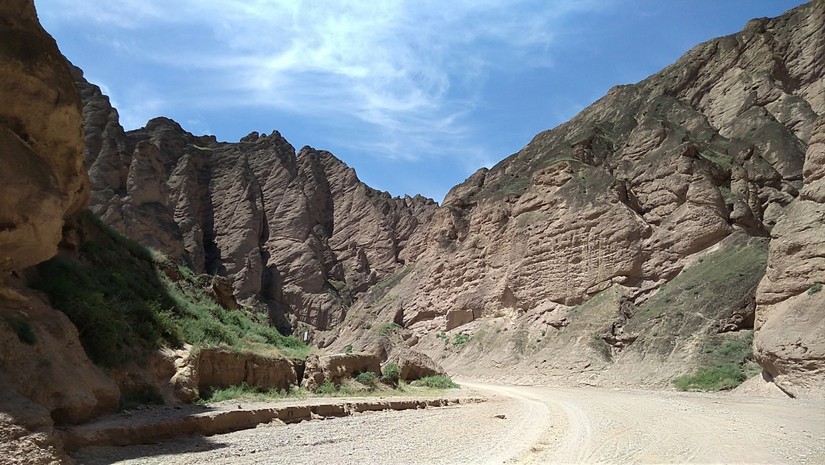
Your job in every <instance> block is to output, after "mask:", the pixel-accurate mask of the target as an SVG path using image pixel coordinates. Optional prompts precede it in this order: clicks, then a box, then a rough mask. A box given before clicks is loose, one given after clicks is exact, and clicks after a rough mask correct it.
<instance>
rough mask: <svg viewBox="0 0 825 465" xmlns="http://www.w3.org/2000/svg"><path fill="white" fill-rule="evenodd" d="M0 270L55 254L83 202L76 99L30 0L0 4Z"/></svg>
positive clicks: (63, 64)
mask: <svg viewBox="0 0 825 465" xmlns="http://www.w3.org/2000/svg"><path fill="white" fill-rule="evenodd" d="M0 14H2V20H1V21H0V39H2V40H0V96H1V97H2V99H1V100H2V102H3V104H2V105H0V147H2V152H0V199H2V200H0V277H3V276H5V275H6V273H7V272H9V271H11V270H21V269H23V268H27V267H29V266H31V265H35V264H37V263H40V262H42V261H45V260H47V259H49V258H51V257H52V256H54V255H55V254H56V253H57V244H58V243H59V242H60V239H61V232H62V230H63V226H64V222H65V221H66V220H71V219H72V218H73V217H74V216H75V215H76V214H77V213H78V212H79V211H80V210H82V209H83V208H84V207H85V205H86V202H87V201H88V195H89V194H88V178H87V175H86V170H85V168H84V164H83V138H82V135H81V126H80V122H81V110H80V100H79V98H78V93H77V90H76V89H75V87H74V85H73V81H72V77H71V74H70V70H69V64H68V62H67V61H66V59H65V58H64V57H63V55H61V54H60V51H59V50H58V49H57V45H56V44H55V42H54V39H52V38H51V36H49V35H48V34H47V33H46V31H44V30H43V28H42V27H41V26H40V23H39V22H38V21H37V14H36V13H35V10H34V5H32V2H31V1H25V0H12V1H7V2H3V4H2V5H0Z"/></svg>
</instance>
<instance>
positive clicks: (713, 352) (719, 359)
mask: <svg viewBox="0 0 825 465" xmlns="http://www.w3.org/2000/svg"><path fill="white" fill-rule="evenodd" d="M744 333H745V334H744V335H742V336H734V337H732V338H731V339H729V340H727V341H724V342H722V343H718V341H714V340H711V341H709V343H708V344H706V346H705V350H704V354H703V357H702V358H703V362H704V363H705V364H704V365H703V366H700V367H699V368H697V369H696V371H695V372H694V373H692V374H690V375H685V376H680V377H678V378H676V379H675V380H674V381H673V384H674V385H675V386H676V389H678V390H680V391H722V390H727V389H733V388H735V387H736V386H739V385H740V384H742V383H743V382H744V381H745V380H746V379H748V377H750V376H753V375H755V374H757V373H759V371H760V368H759V365H757V364H756V363H755V362H754V361H753V348H752V346H753V331H744Z"/></svg>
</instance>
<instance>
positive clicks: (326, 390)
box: [315, 379, 338, 395]
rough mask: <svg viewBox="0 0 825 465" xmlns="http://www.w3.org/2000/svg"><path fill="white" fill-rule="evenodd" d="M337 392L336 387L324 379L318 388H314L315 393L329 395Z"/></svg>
mask: <svg viewBox="0 0 825 465" xmlns="http://www.w3.org/2000/svg"><path fill="white" fill-rule="evenodd" d="M337 392H338V388H337V387H335V384H333V383H332V381H330V380H328V379H327V380H324V383H323V384H321V385H320V386H318V389H316V390H315V393H316V394H320V395H330V394H335V393H337Z"/></svg>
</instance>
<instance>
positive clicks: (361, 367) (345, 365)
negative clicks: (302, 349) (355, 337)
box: [301, 354, 381, 392]
mask: <svg viewBox="0 0 825 465" xmlns="http://www.w3.org/2000/svg"><path fill="white" fill-rule="evenodd" d="M366 372H371V373H374V374H375V375H376V376H381V359H380V358H379V357H378V356H377V355H373V354H333V355H310V356H308V357H307V359H306V366H305V369H304V379H303V381H302V382H301V386H303V387H304V388H306V389H307V390H308V391H312V392H315V391H316V390H317V389H318V387H319V386H321V385H322V384H324V383H325V382H326V381H329V382H331V383H333V384H335V385H336V386H339V385H340V384H341V381H343V380H344V379H345V378H354V377H355V376H357V375H358V374H360V373H366Z"/></svg>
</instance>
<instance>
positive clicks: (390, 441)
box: [75, 382, 825, 465]
mask: <svg viewBox="0 0 825 465" xmlns="http://www.w3.org/2000/svg"><path fill="white" fill-rule="evenodd" d="M463 385H464V386H465V389H473V390H476V391H477V392H479V393H482V394H487V395H489V396H490V397H491V399H490V401H488V402H485V403H481V404H472V405H462V406H459V407H449V408H443V409H431V410H418V411H400V412H380V413H371V414H364V415H359V416H355V417H347V418H340V419H334V420H328V421H312V422H304V423H300V424H295V425H289V426H273V427H261V428H257V429H253V430H246V431H239V432H236V433H231V434H224V435H216V436H212V437H208V438H201V437H188V438H182V439H180V440H177V441H172V442H167V443H162V444H155V445H146V446H130V447H122V448H109V447H105V448H88V449H84V450H81V451H79V452H78V453H77V454H76V455H75V458H76V459H77V460H78V463H81V464H84V463H87V464H92V465H98V464H104V463H106V464H109V463H128V464H161V463H163V464H186V465H194V464H213V463H214V464H218V463H220V464H258V463H260V464H264V463H301V464H310V463H342V464H343V463H382V464H386V463H428V464H429V463H771V464H776V463H788V464H805V463H809V464H825V402H811V401H798V400H792V399H766V398H747V399H742V398H733V397H730V396H728V395H722V394H719V395H717V394H687V393H674V392H650V391H619V390H605V389H595V388H593V389H582V388H571V389H562V388H547V387H539V386H499V385H485V384H477V383H469V382H465V383H463ZM502 415H503V416H504V418H499V417H497V416H502Z"/></svg>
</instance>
